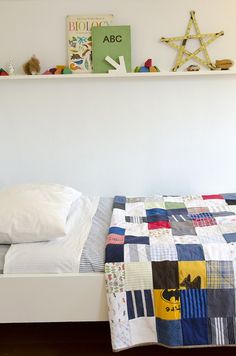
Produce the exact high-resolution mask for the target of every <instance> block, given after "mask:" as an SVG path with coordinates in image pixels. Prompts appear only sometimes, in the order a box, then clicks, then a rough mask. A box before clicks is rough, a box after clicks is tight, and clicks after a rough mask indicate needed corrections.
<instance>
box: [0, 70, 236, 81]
mask: <svg viewBox="0 0 236 356" xmlns="http://www.w3.org/2000/svg"><path fill="white" fill-rule="evenodd" d="M235 74H236V71H231V70H228V71H210V70H209V71H199V72H159V73H125V74H108V73H84V74H64V75H41V74H40V75H11V76H0V80H40V79H43V80H54V79H55V80H57V79H58V80H60V79H85V78H86V79H87V78H140V77H146V78H154V77H155V78H156V77H160V78H164V77H198V76H226V75H227V76H228V75H235Z"/></svg>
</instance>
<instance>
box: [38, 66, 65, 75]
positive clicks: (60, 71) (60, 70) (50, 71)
mask: <svg viewBox="0 0 236 356" xmlns="http://www.w3.org/2000/svg"><path fill="white" fill-rule="evenodd" d="M43 74H44V75H61V74H72V70H70V68H68V67H66V66H65V65H57V66H56V67H53V68H50V69H47V70H46V71H45V72H44V73H43Z"/></svg>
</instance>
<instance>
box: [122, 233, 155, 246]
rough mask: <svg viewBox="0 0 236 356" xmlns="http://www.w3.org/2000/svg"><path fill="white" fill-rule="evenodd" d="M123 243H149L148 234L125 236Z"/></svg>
mask: <svg viewBox="0 0 236 356" xmlns="http://www.w3.org/2000/svg"><path fill="white" fill-rule="evenodd" d="M125 244H142V245H149V236H131V235H127V236H125Z"/></svg>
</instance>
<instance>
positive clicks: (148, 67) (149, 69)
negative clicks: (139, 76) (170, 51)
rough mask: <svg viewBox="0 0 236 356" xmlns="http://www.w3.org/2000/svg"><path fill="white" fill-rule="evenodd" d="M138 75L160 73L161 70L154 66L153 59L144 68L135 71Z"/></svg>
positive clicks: (137, 68)
mask: <svg viewBox="0 0 236 356" xmlns="http://www.w3.org/2000/svg"><path fill="white" fill-rule="evenodd" d="M134 71H135V72H136V73H142V72H143V73H144V72H160V70H159V68H158V67H156V66H153V65H152V59H151V58H149V59H147V60H146V62H145V63H144V66H142V67H136V68H135V70H134Z"/></svg>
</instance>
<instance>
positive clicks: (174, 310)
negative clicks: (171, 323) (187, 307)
mask: <svg viewBox="0 0 236 356" xmlns="http://www.w3.org/2000/svg"><path fill="white" fill-rule="evenodd" d="M154 308H155V316H156V317H157V318H161V319H163V320H179V319H180V318H181V307H180V291H179V290H178V289H154Z"/></svg>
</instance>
